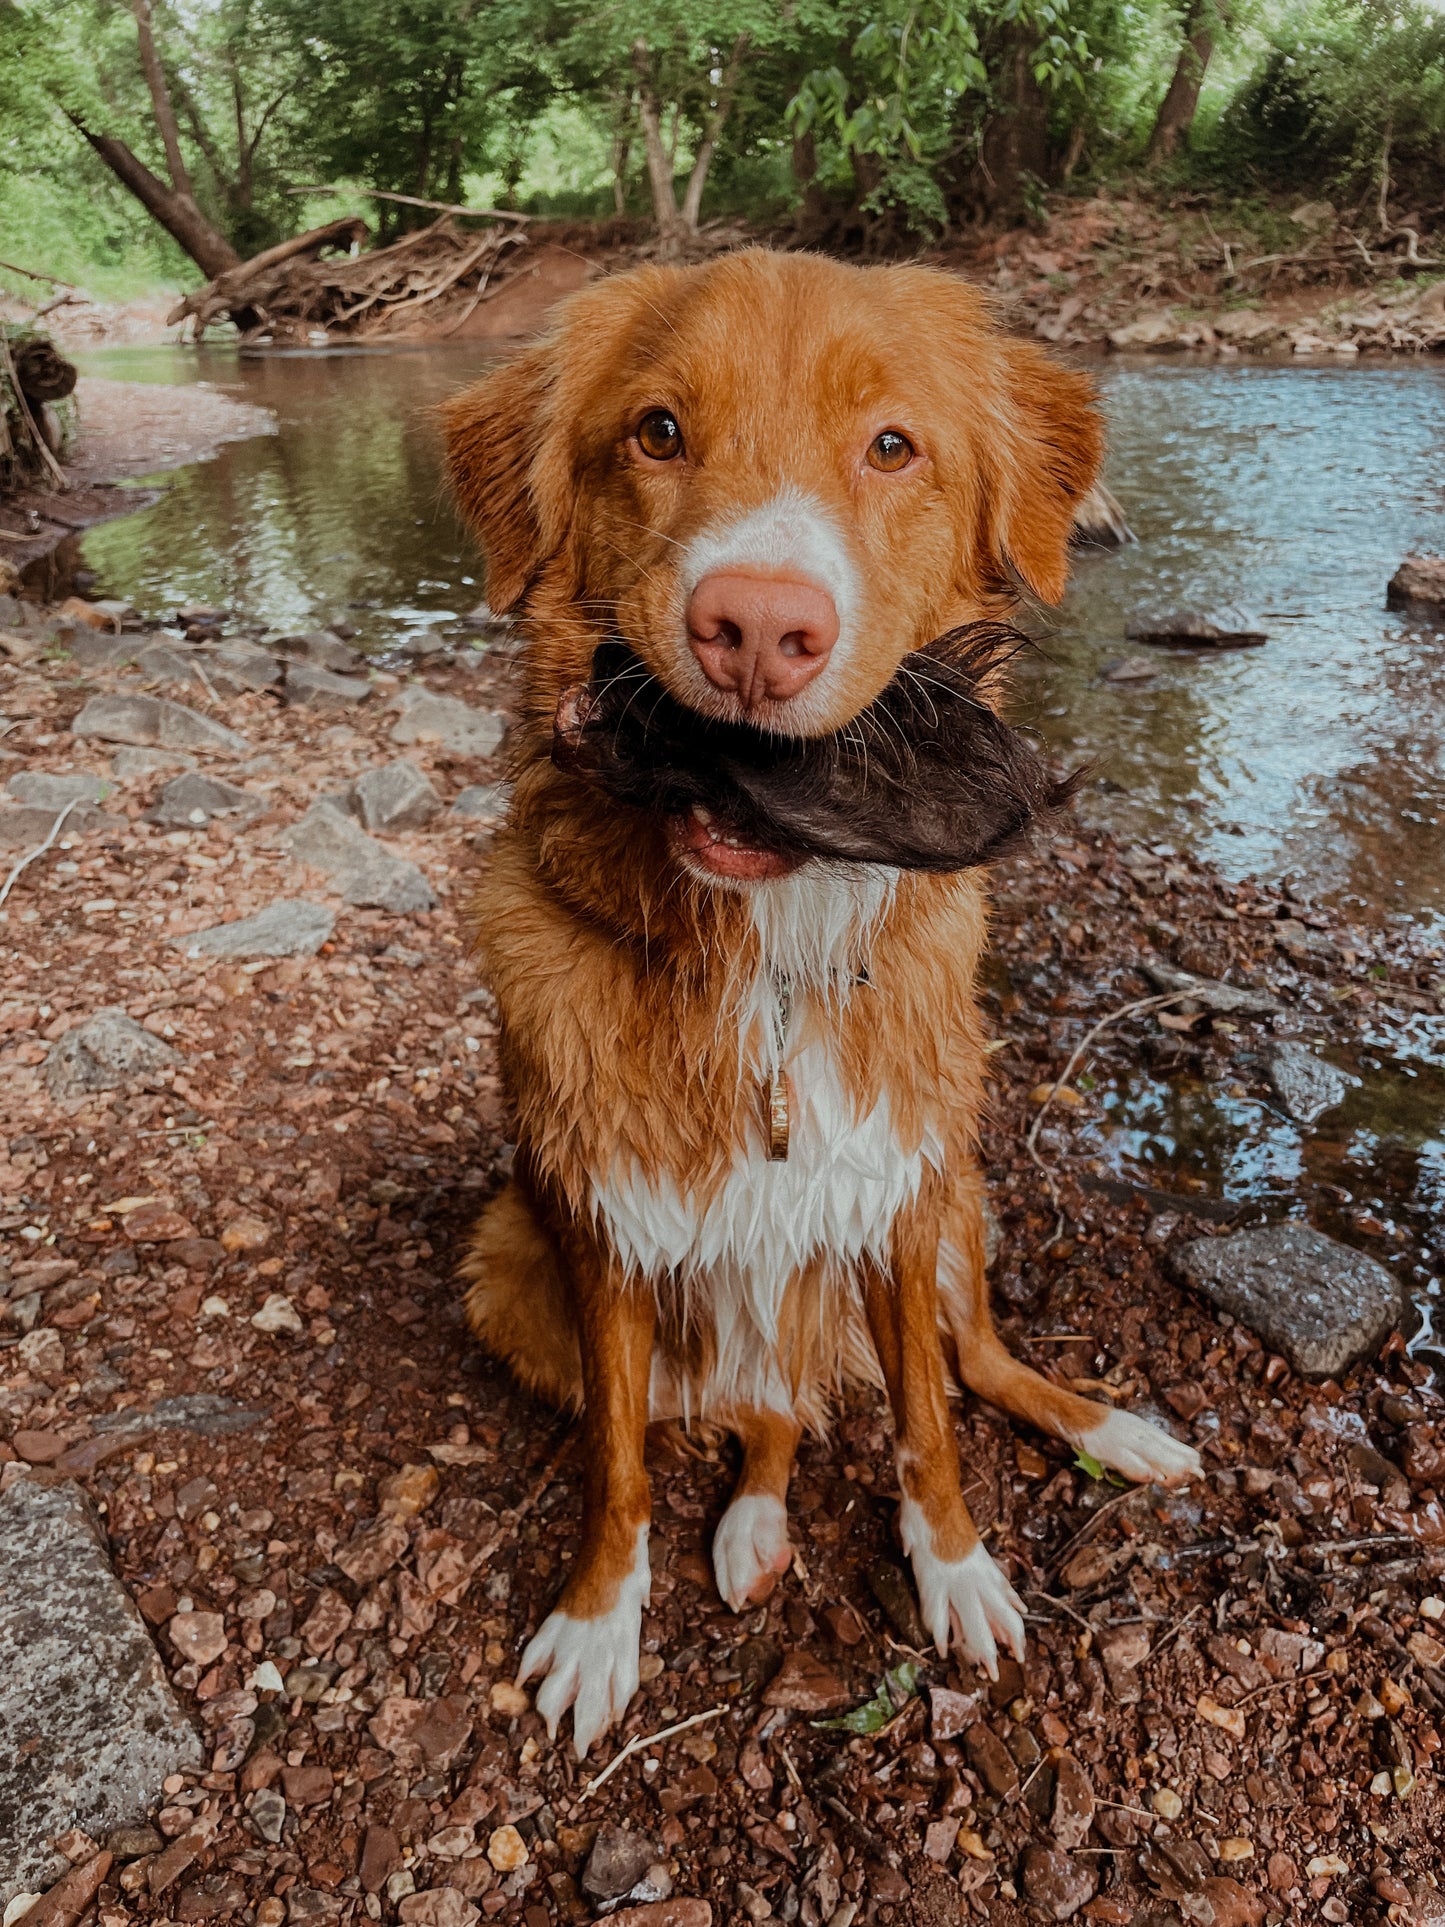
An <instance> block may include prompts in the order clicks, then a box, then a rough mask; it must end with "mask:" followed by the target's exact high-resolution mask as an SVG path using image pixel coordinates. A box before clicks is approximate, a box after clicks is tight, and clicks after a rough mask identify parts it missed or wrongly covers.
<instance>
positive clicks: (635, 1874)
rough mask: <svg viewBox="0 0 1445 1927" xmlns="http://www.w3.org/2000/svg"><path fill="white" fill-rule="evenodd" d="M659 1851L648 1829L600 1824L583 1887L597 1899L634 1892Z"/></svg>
mask: <svg viewBox="0 0 1445 1927" xmlns="http://www.w3.org/2000/svg"><path fill="white" fill-rule="evenodd" d="M657 1851H658V1850H657V1843H656V1841H654V1840H650V1839H649V1838H648V1836H647V1835H646V1834H645V1833H634V1832H632V1831H631V1830H630V1829H628V1828H626V1827H616V1826H603V1827H601V1828H599V1829H598V1833H597V1838H596V1839H595V1840H594V1841H593V1843H592V1851H591V1853H589V1854H588V1856H587V1864H586V1866H585V1867H584V1868H583V1869H582V1891H583V1892H584V1893H585V1894H590V1895H591V1897H592V1898H593V1899H594V1900H616V1899H618V1898H619V1897H620V1896H621V1895H623V1894H628V1893H631V1891H632V1889H633V1888H634V1887H635V1886H636V1885H637V1883H638V1881H639V1880H641V1879H642V1878H643V1876H644V1875H645V1874H646V1872H647V1870H648V1868H649V1867H650V1866H651V1865H652V1863H653V1861H654V1860H656V1858H657ZM494 1864H495V1863H494Z"/></svg>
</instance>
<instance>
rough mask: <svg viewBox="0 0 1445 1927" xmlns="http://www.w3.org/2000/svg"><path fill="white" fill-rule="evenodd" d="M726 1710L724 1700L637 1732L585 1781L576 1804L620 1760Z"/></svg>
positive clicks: (611, 1771) (718, 1715)
mask: <svg viewBox="0 0 1445 1927" xmlns="http://www.w3.org/2000/svg"><path fill="white" fill-rule="evenodd" d="M727 1710H728V1707H727V1702H726V1701H724V1702H723V1704H722V1705H721V1706H711V1707H709V1708H708V1710H707V1712H706V1713H694V1714H693V1716H692V1718H691V1719H690V1720H679V1721H678V1722H677V1724H676V1726H664V1727H663V1728H662V1730H661V1732H658V1733H639V1734H638V1735H637V1738H636V1739H634V1740H629V1741H628V1742H627V1744H626V1746H624V1747H623V1749H622V1751H621V1752H620V1753H619V1754H618V1755H617V1758H616V1759H615V1760H612V1761H610V1762H609V1764H608V1765H606V1766H604V1767H603V1769H602V1771H601V1772H600V1773H599V1774H598V1775H597V1777H596V1779H595V1780H589V1781H588V1782H587V1784H586V1786H585V1787H583V1789H582V1791H581V1793H580V1794H579V1795H578V1796H577V1804H578V1806H579V1807H580V1806H581V1804H582V1802H583V1801H584V1800H590V1799H591V1797H592V1795H593V1794H594V1793H595V1792H596V1791H597V1789H598V1787H600V1786H601V1785H602V1784H603V1783H604V1782H605V1781H607V1780H610V1779H611V1778H612V1776H613V1774H614V1773H615V1772H616V1771H617V1769H618V1767H620V1766H621V1765H622V1762H623V1761H624V1760H630V1759H631V1758H632V1755H633V1754H634V1753H640V1752H641V1751H642V1749H643V1747H645V1746H656V1745H657V1743H658V1741H659V1740H670V1739H672V1738H673V1737H674V1736H675V1735H676V1734H678V1733H685V1732H686V1731H687V1729H688V1728H689V1727H690V1726H701V1725H702V1724H703V1722H704V1721H705V1720H715V1719H718V1718H719V1717H720V1716H721V1715H722V1714H724V1713H726V1711H727Z"/></svg>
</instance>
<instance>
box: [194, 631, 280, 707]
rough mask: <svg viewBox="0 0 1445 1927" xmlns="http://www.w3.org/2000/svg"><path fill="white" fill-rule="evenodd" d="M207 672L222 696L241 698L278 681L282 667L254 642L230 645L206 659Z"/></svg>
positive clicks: (267, 651) (269, 653)
mask: <svg viewBox="0 0 1445 1927" xmlns="http://www.w3.org/2000/svg"><path fill="white" fill-rule="evenodd" d="M206 673H207V675H208V676H209V677H210V679H211V681H212V682H213V683H214V684H215V686H216V688H217V689H219V690H220V691H221V693H222V694H223V695H226V696H239V695H241V694H243V693H244V692H245V691H246V690H248V689H269V688H270V687H271V685H272V683H274V682H279V681H280V679H281V665H280V663H279V662H277V660H276V658H275V657H274V656H273V655H272V654H271V652H270V650H269V649H262V648H260V647H259V646H258V645H257V644H256V643H254V642H228V643H226V644H224V645H223V646H222V647H221V648H219V649H217V650H215V651H214V652H213V653H212V654H210V655H208V656H207V657H206Z"/></svg>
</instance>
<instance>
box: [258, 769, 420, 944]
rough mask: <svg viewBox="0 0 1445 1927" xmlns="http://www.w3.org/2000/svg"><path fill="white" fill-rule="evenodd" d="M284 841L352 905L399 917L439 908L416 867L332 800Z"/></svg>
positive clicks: (318, 804) (315, 808)
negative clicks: (363, 905)
mask: <svg viewBox="0 0 1445 1927" xmlns="http://www.w3.org/2000/svg"><path fill="white" fill-rule="evenodd" d="M281 841H282V843H283V844H284V846H285V847H286V849H288V850H289V851H290V853H291V855H292V856H293V857H295V858H296V860H297V861H298V862H299V863H306V864H309V865H310V866H311V867H312V868H313V869H316V870H321V871H323V872H324V873H325V874H326V875H327V876H329V877H330V879H331V882H332V885H333V887H334V888H335V889H336V890H338V891H340V893H341V895H342V896H343V897H344V898H345V900H346V901H347V902H348V903H355V904H366V905H372V906H374V907H375V908H377V909H380V910H389V911H391V912H392V913H393V914H394V915H397V916H407V915H412V914H415V913H417V912H420V911H424V910H434V909H435V908H436V905H437V899H436V896H435V894H434V893H433V891H432V887H431V885H430V884H429V883H428V882H427V880H426V878H425V876H424V875H423V874H422V872H421V871H420V870H419V869H418V867H417V866H416V864H415V863H409V862H407V861H406V860H405V858H403V857H396V856H393V855H392V854H391V852H390V851H389V850H387V849H385V848H384V847H383V846H382V845H381V844H380V843H378V842H376V840H375V839H374V838H373V837H369V836H368V835H367V834H366V832H365V831H364V830H362V829H359V828H358V827H357V825H356V824H355V823H354V822H353V821H352V819H351V818H350V817H349V816H348V815H347V814H346V812H345V811H344V810H343V809H342V808H341V807H340V806H339V805H338V804H336V803H334V802H333V801H332V800H331V798H330V797H327V796H321V797H318V798H317V799H316V801H315V802H314V803H313V804H312V805H311V807H310V809H309V810H308V811H307V812H306V814H305V816H303V817H302V819H301V821H300V822H299V823H297V824H295V825H293V827H292V828H291V829H289V830H288V831H287V832H286V834H285V835H284V836H283V837H282V839H281Z"/></svg>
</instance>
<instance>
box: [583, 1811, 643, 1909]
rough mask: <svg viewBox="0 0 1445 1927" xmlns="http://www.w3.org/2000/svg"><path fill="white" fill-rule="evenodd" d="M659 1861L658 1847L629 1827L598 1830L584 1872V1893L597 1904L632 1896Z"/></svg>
mask: <svg viewBox="0 0 1445 1927" xmlns="http://www.w3.org/2000/svg"><path fill="white" fill-rule="evenodd" d="M656 1858H657V1843H656V1841H654V1840H652V1839H650V1838H649V1837H648V1836H647V1834H645V1833H635V1832H633V1831H632V1830H631V1829H630V1828H627V1827H616V1826H603V1827H601V1828H599V1829H598V1833H597V1838H596V1839H595V1840H594V1841H593V1843H592V1851H591V1852H590V1853H589V1854H588V1856H587V1864H586V1865H585V1866H584V1867H583V1869H582V1891H583V1893H585V1894H590V1895H591V1897H592V1898H593V1899H594V1900H617V1899H619V1898H620V1897H621V1896H622V1895H623V1894H628V1893H631V1891H632V1889H633V1888H634V1887H635V1886H636V1885H637V1883H638V1881H639V1880H641V1879H642V1878H643V1876H644V1875H645V1874H646V1872H647V1870H648V1868H649V1867H650V1866H651V1865H652V1863H653V1862H654V1861H655V1860H656Z"/></svg>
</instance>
